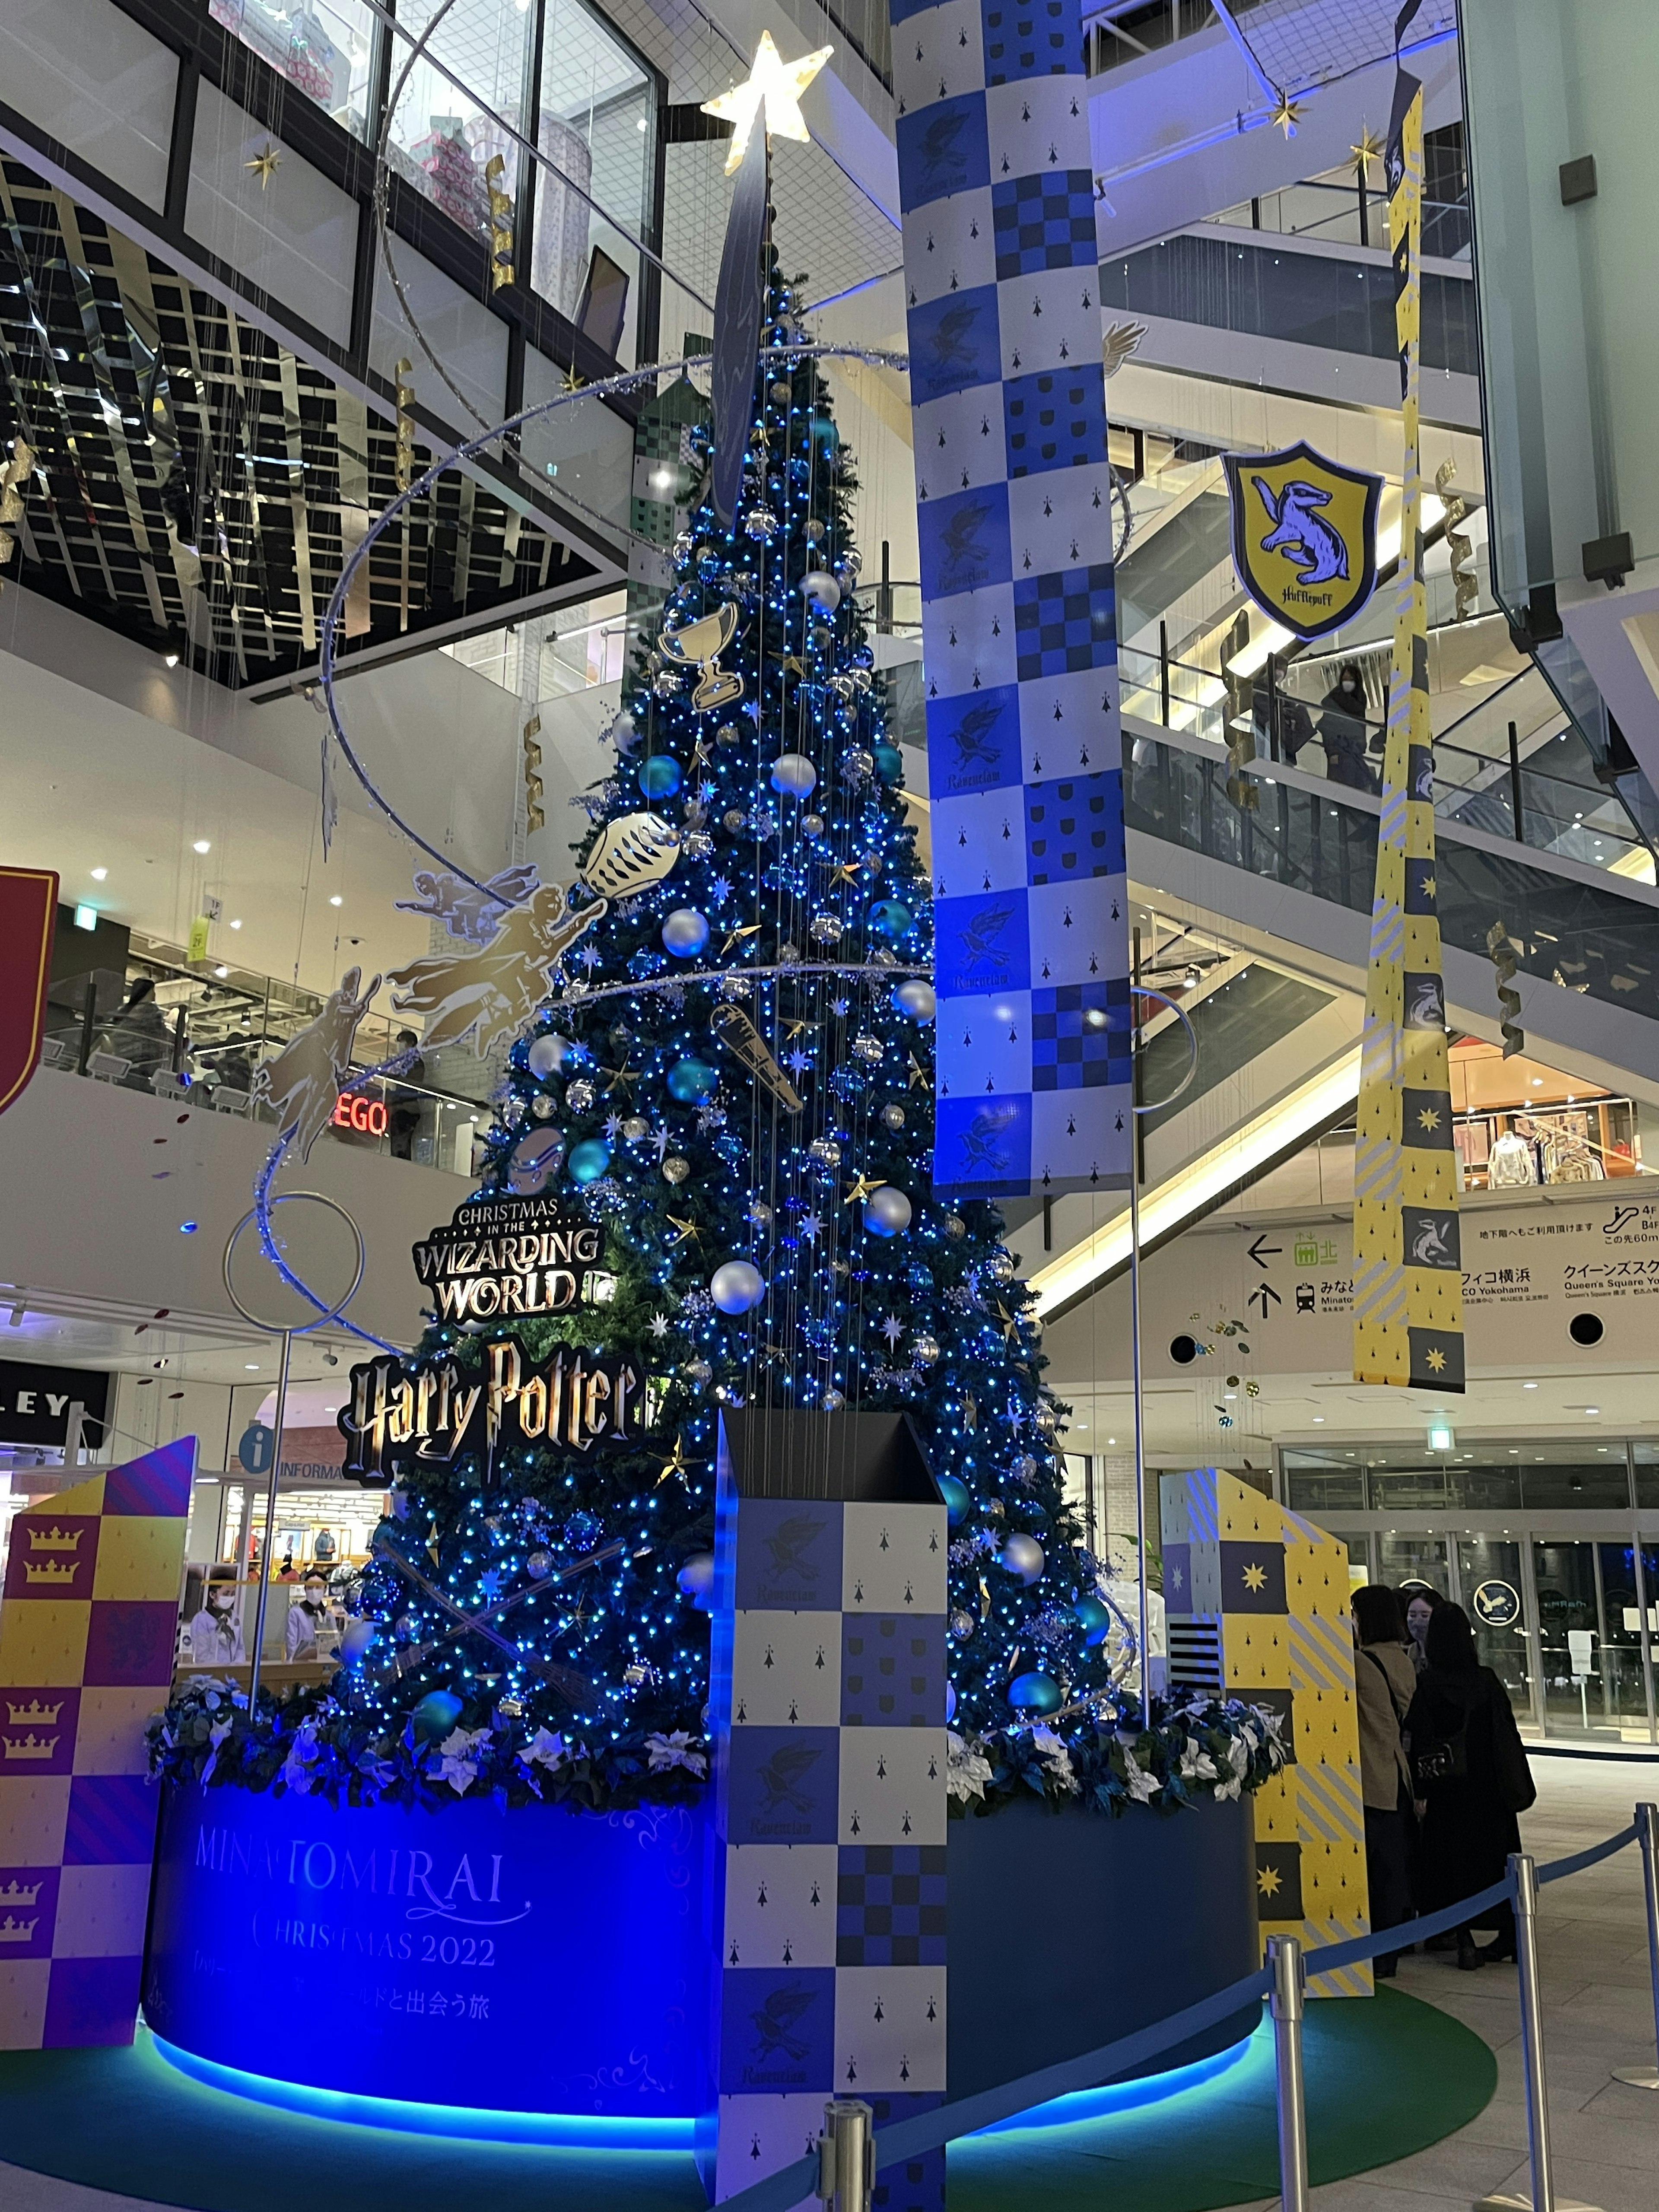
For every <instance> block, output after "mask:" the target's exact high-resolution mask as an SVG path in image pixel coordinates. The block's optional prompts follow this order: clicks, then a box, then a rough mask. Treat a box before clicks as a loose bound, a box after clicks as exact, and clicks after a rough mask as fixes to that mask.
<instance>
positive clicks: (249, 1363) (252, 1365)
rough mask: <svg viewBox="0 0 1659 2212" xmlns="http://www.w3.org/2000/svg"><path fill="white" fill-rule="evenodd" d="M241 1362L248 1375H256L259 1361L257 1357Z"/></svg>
mask: <svg viewBox="0 0 1659 2212" xmlns="http://www.w3.org/2000/svg"><path fill="white" fill-rule="evenodd" d="M242 1364H243V1365H244V1366H245V1367H246V1369H247V1371H248V1373H249V1374H250V1375H257V1374H258V1371H259V1363H258V1360H257V1359H246V1360H244V1361H243V1363H242Z"/></svg>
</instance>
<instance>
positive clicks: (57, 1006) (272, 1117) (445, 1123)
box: [40, 933, 490, 1178]
mask: <svg viewBox="0 0 1659 2212" xmlns="http://www.w3.org/2000/svg"><path fill="white" fill-rule="evenodd" d="M322 1003H323V1002H322V1000H321V999H320V998H319V996H318V995H317V994H316V993H314V992H310V991H304V990H301V989H300V988H299V987H297V986H295V985H293V984H289V983H283V982H282V981H278V980H277V979H276V978H274V977H271V976H265V975H255V974H253V973H252V971H250V970H248V969H234V968H231V967H230V966H229V965H228V963H216V964H215V965H214V967H213V968H211V969H209V970H207V971H205V972H204V969H203V968H202V967H201V966H200V965H199V964H197V965H195V966H192V965H191V964H190V963H188V962H187V961H186V960H185V957H184V955H183V954H182V953H181V952H180V951H178V949H177V948H176V947H170V946H167V945H161V944H159V943H158V942H156V941H155V940H153V939H146V938H143V937H140V936H138V935H137V933H135V934H134V937H133V939H132V945H131V950H130V951H129V954H128V957H127V961H126V964H125V968H122V969H114V968H99V969H92V970H91V971H89V972H87V973H84V974H82V975H72V976H68V977H65V978H64V979H63V980H62V981H58V982H55V983H54V984H53V985H52V988H51V992H50V994H49V996H48V1000H47V1006H46V1038H45V1042H44V1044H43V1047H42V1049H41V1056H40V1057H41V1065H42V1066H46V1067H53V1068H57V1069H59V1070H60V1071H62V1072H63V1073H66V1074H70V1075H79V1076H84V1077H86V1078H87V1079H88V1080H90V1081H92V1082H94V1083H106V1084H109V1085H112V1086H113V1087H115V1088H116V1089H118V1090H123V1091H142V1092H143V1093H145V1094H147V1095H151V1096H155V1097H164V1098H186V1099H189V1100H190V1101H191V1103H192V1104H195V1105H200V1106H205V1107H207V1108H210V1109H211V1110H212V1111H213V1112H215V1113H217V1114H230V1115H237V1116H238V1117H239V1118H240V1119H242V1120H244V1121H256V1122H258V1123H261V1124H262V1125H264V1126H265V1127H270V1128H274V1127H276V1114H275V1113H274V1111H273V1110H272V1109H271V1108H270V1106H269V1105H267V1104H265V1103H263V1101H261V1100H260V1099H258V1097H256V1096H255V1079H256V1077H257V1075H258V1070H259V1068H260V1066H262V1065H263V1064H264V1062H266V1061H267V1060H271V1059H273V1058H275V1056H276V1054H278V1053H280V1052H281V1051H282V1049H283V1046H284V1045H286V1044H287V1043H289V1042H290V1040H291V1039H292V1038H293V1037H294V1036H295V1035H296V1034H297V1033H298V1032H299V1030H301V1029H303V1028H304V1027H305V1025H306V1024H307V1022H309V1021H310V1020H311V1019H312V1018H313V1017H314V1016H315V1015H316V1014H317V1012H319V1010H320V1008H321V1006H322ZM399 1031H400V1025H399V1024H397V1023H395V1022H393V1021H391V1020H388V1019H386V1018H385V1017H383V1016H380V1015H375V1014H373V1013H371V1014H369V1015H368V1016H366V1017H365V1018H364V1020H363V1022H362V1024H361V1025H360V1027H359V1029H358V1030H357V1036H356V1048H355V1050H354V1052H353V1055H352V1065H353V1066H354V1067H358V1068H365V1067H374V1066H378V1065H379V1064H380V1062H381V1061H383V1060H390V1059H391V1058H392V1056H393V1055H394V1054H396V1052H397V1050H398V1037H399ZM418 1055H419V1048H418V1046H417V1047H416V1059H415V1060H412V1061H411V1062H410V1064H409V1066H408V1067H407V1068H406V1070H405V1071H404V1072H403V1073H400V1074H398V1075H397V1076H395V1077H391V1076H387V1077H376V1078H374V1079H373V1080H371V1081H369V1082H367V1083H364V1084H362V1085H360V1086H358V1087H356V1088H355V1089H353V1090H352V1091H349V1092H343V1093H342V1094H341V1097H340V1098H339V1100H338V1103H337V1105H336V1107H335V1110H334V1115H333V1119H332V1121H331V1122H330V1124H329V1127H328V1128H327V1131H326V1132H325V1134H326V1136H327V1138H328V1139H331V1140H332V1141H333V1142H334V1143H336V1144H343V1145H348V1146H352V1147H354V1148H355V1149H356V1150H358V1151H360V1152H380V1153H383V1154H386V1155H387V1156H389V1157H390V1158H393V1159H405V1160H411V1161H414V1162H416V1163H417V1164H420V1165H422V1166H425V1167H435V1168H441V1169H444V1170H447V1172H448V1173H450V1174H453V1175H460V1176H468V1177H469V1178H471V1177H473V1176H475V1175H476V1172H477V1159H478V1157H479V1156H480V1154H481V1151H482V1143H483V1134H484V1132H485V1130H486V1128H487V1127H488V1126H489V1120H490V1109H489V1106H488V1104H487V1103H484V1102H483V1100H481V1099H479V1098H477V1097H471V1096H469V1095H466V1094H465V1093H463V1092H460V1091H450V1090H444V1089H441V1088H440V1087H439V1086H438V1085H435V1084H434V1083H433V1082H432V1080H431V1079H430V1077H429V1074H428V1070H427V1068H426V1066H425V1063H424V1062H423V1061H422V1060H421V1059H420V1058H419V1056H418Z"/></svg>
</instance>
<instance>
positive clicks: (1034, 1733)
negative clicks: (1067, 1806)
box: [1031, 1728, 1083, 1797]
mask: <svg viewBox="0 0 1659 2212" xmlns="http://www.w3.org/2000/svg"><path fill="white" fill-rule="evenodd" d="M1031 1742H1032V1744H1033V1746H1034V1747H1035V1748H1036V1753H1037V1756H1038V1757H1039V1758H1040V1759H1042V1764H1043V1765H1044V1766H1045V1767H1046V1768H1047V1769H1048V1773H1049V1775H1050V1776H1051V1777H1052V1778H1053V1779H1054V1781H1056V1782H1058V1783H1059V1784H1060V1787H1061V1789H1062V1790H1066V1792H1067V1793H1068V1794H1069V1795H1070V1796H1073V1797H1075V1796H1077V1794H1078V1791H1079V1790H1080V1789H1081V1788H1082V1786H1083V1785H1082V1784H1081V1783H1080V1782H1079V1780H1078V1778H1077V1776H1076V1774H1075V1773H1074V1772H1073V1768H1072V1754H1071V1753H1070V1752H1069V1751H1067V1749H1066V1747H1065V1745H1064V1744H1063V1743H1062V1742H1061V1741H1060V1738H1059V1737H1058V1736H1057V1735H1055V1734H1054V1730H1053V1729H1046V1728H1034V1729H1032V1730H1031Z"/></svg>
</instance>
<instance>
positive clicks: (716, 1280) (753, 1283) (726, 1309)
mask: <svg viewBox="0 0 1659 2212" xmlns="http://www.w3.org/2000/svg"><path fill="white" fill-rule="evenodd" d="M708 1294H709V1296H710V1297H712V1298H713V1299H714V1304H716V1305H717V1306H718V1307H719V1308H720V1311H721V1312H722V1313H723V1314H746V1313H752V1312H753V1311H754V1310H755V1308H756V1307H757V1305H758V1304H760V1302H761V1300H762V1299H763V1297H765V1296H766V1278H765V1276H764V1275H763V1274H762V1273H761V1271H760V1269H759V1268H758V1267H756V1265H755V1263H754V1261H752V1260H728V1261H726V1264H725V1266H724V1267H716V1268H715V1270H714V1273H713V1274H712V1275H711V1276H710V1277H709V1279H708Z"/></svg>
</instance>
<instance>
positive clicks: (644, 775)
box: [640, 753, 683, 799]
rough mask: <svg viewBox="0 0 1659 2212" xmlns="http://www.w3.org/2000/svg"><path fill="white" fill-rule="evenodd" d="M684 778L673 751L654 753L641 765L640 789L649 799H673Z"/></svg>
mask: <svg viewBox="0 0 1659 2212" xmlns="http://www.w3.org/2000/svg"><path fill="white" fill-rule="evenodd" d="M682 781H683V778H682V776H681V774H680V764H679V763H678V761H677V760H676V759H675V758H674V756H673V755H672V753H653V754H652V756H651V757H650V759H649V760H648V761H644V762H642V763H641V766H640V789H641V791H642V792H643V793H645V795H646V797H647V799H671V798H672V797H673V796H674V793H676V792H677V791H678V789H679V787H680V784H681V782H682Z"/></svg>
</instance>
